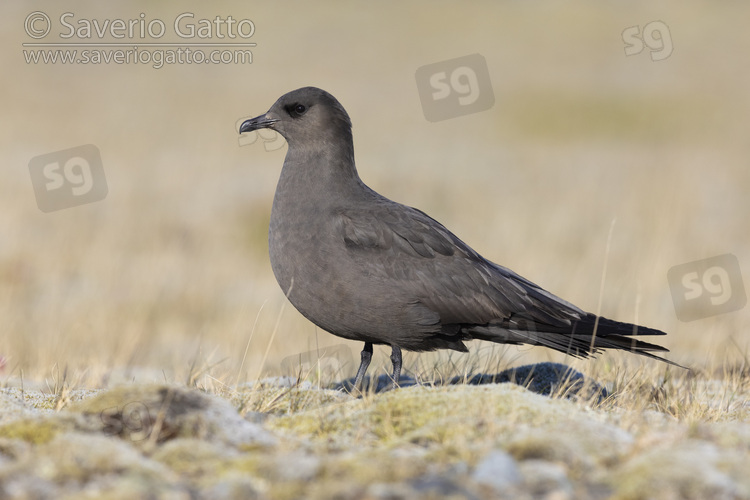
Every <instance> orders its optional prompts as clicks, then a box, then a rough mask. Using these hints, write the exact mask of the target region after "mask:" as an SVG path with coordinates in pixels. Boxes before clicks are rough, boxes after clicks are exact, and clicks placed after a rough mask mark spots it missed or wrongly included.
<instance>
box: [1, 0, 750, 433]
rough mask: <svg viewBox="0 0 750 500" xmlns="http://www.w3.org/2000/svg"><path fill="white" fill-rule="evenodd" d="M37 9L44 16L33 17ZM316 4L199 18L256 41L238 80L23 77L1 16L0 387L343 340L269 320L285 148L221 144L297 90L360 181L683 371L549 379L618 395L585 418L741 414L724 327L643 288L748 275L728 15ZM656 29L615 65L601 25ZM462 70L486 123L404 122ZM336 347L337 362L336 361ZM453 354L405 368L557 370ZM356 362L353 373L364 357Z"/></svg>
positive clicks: (735, 341) (244, 366)
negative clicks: (690, 273)
mask: <svg viewBox="0 0 750 500" xmlns="http://www.w3.org/2000/svg"><path fill="white" fill-rule="evenodd" d="M74 7H75V6H66V7H65V9H70V10H71V11H74V12H76V15H77V16H78V18H81V17H88V18H94V17H97V18H100V19H102V18H106V17H110V18H112V17H124V18H131V17H134V16H136V15H137V13H138V12H142V11H143V12H147V13H148V15H149V17H150V18H156V17H160V16H161V17H163V18H166V19H171V18H174V17H175V16H176V15H177V14H178V13H180V12H183V11H185V10H186V9H187V7H185V6H182V5H180V6H178V5H176V4H171V3H161V4H159V5H158V6H153V5H152V4H147V3H143V4H142V5H136V6H132V7H130V8H125V7H121V6H118V7H117V8H115V7H111V6H107V7H105V6H104V5H100V6H96V7H94V6H84V5H83V4H81V5H80V6H78V7H77V8H74ZM59 9H60V8H59V7H57V6H53V4H49V11H50V14H51V16H52V17H54V16H55V15H58V16H59V13H60V12H58V10H59ZM107 9H114V10H107ZM139 9H140V10H139ZM335 9H336V10H337V12H339V15H337V16H334V17H331V16H330V15H329V14H328V13H326V12H328V11H327V10H326V9H321V10H320V11H319V12H318V11H312V10H311V11H309V12H305V13H304V15H298V16H292V17H291V18H290V17H289V16H288V15H286V14H284V15H282V14H281V13H280V12H279V11H277V10H275V7H273V6H271V5H267V6H261V5H253V6H252V7H249V6H248V5H247V4H246V3H240V2H238V3H235V4H232V5H227V6H222V8H221V9H220V10H221V11H222V12H224V13H232V14H233V15H234V16H235V17H237V18H240V17H250V18H252V19H253V20H254V21H255V23H256V25H257V40H256V41H257V42H258V47H257V48H256V50H255V56H256V60H255V62H254V63H253V64H252V65H251V66H250V67H236V66H205V67H197V66H173V67H167V68H163V69H161V70H155V69H153V68H150V67H146V66H132V67H131V66H115V65H110V66H106V65H101V66H97V67H94V66H62V65H56V66H43V65H36V66H34V65H26V64H24V63H23V58H22V56H21V47H20V43H22V42H23V41H26V37H25V35H24V34H23V32H22V27H23V19H24V17H25V16H26V14H27V13H28V12H27V10H28V9H26V8H24V7H22V6H21V5H20V4H8V5H5V4H4V5H3V6H2V7H0V12H2V14H3V15H2V19H3V21H2V23H3V26H4V28H5V29H4V30H3V31H2V32H0V41H2V47H3V49H2V50H1V51H0V62H2V65H3V68H4V69H5V73H6V74H7V75H13V78H6V79H4V81H3V84H2V88H3V90H2V92H1V93H0V95H2V104H3V109H4V116H5V117H6V119H5V120H3V122H2V124H0V151H2V155H3V160H4V161H3V165H5V167H6V168H5V170H4V178H3V182H2V183H0V208H1V209H0V325H2V327H0V328H1V329H0V355H2V357H3V359H4V365H3V366H2V368H0V369H1V370H2V372H1V374H2V377H3V381H4V383H6V384H13V385H18V384H19V383H20V382H19V381H20V380H21V379H23V380H24V381H25V383H26V384H34V383H37V384H41V385H42V386H45V385H46V386H49V388H50V390H51V391H54V393H56V394H60V400H61V401H63V400H64V397H65V390H66V388H68V389H69V388H75V387H102V386H107V385H110V384H112V383H114V382H115V381H117V380H145V379H146V380H149V381H159V382H161V381H164V380H167V381H178V382H182V383H185V384H187V385H190V386H199V387H205V388H207V389H209V390H212V391H215V392H221V391H223V390H226V388H227V387H232V386H235V385H236V384H237V383H241V382H247V381H253V380H256V379H258V378H259V377H263V376H266V375H268V374H273V373H278V372H279V370H280V368H279V367H280V365H281V362H282V360H283V359H285V358H286V357H288V356H294V355H296V354H297V353H300V352H307V351H312V350H315V349H318V348H320V347H321V346H328V345H333V344H340V343H341V341H340V340H339V339H335V338H333V337H331V336H330V335H329V334H327V333H325V332H322V331H319V330H317V329H316V328H314V327H313V326H312V325H310V323H308V322H307V321H305V320H304V319H303V318H302V317H301V316H300V315H298V314H297V313H296V311H294V310H293V308H291V307H286V308H284V303H285V299H284V296H283V294H282V292H281V291H280V290H278V287H277V286H276V284H275V282H274V279H273V276H272V274H271V270H270V267H269V265H268V259H267V255H266V240H265V238H266V230H267V229H266V228H267V222H268V217H269V211H270V203H271V198H272V195H273V190H274V185H275V181H276V179H277V177H278V173H279V169H280V168H281V163H282V161H283V155H284V150H280V151H274V152H266V151H264V150H263V147H262V146H260V145H259V144H256V145H253V146H247V147H238V143H237V137H236V135H235V133H234V131H233V129H232V128H233V126H234V124H235V122H236V120H238V119H239V118H241V117H243V116H247V115H255V114H258V113H260V112H262V111H264V110H266V109H267V108H268V107H269V106H270V105H271V104H272V102H273V100H274V99H276V98H277V97H278V96H279V95H280V94H281V93H283V92H285V91H287V90H290V89H292V88H296V87H299V86H302V85H306V84H314V85H318V86H321V87H323V88H326V89H327V90H329V91H331V92H332V93H334V94H335V95H336V96H338V97H339V98H340V100H341V101H342V102H343V104H344V105H345V106H346V107H347V109H348V110H349V112H350V115H351V116H352V120H353V122H354V127H355V128H354V130H355V142H356V148H357V154H358V165H359V168H360V173H361V175H362V177H363V178H364V179H365V181H366V182H368V183H369V184H370V185H371V186H372V187H373V188H375V189H377V190H378V191H380V192H383V193H384V194H386V195H388V196H390V197H392V198H394V199H396V200H399V201H402V202H405V203H408V204H410V205H414V206H418V207H420V208H422V209H424V210H425V211H427V212H428V213H430V214H431V215H433V216H434V217H436V218H437V219H438V220H440V221H442V222H443V223H445V224H446V225H447V226H448V227H450V228H451V229H453V230H454V231H455V232H456V233H457V234H458V235H459V236H460V237H462V238H463V239H465V240H466V241H468V242H469V243H470V244H472V245H473V246H474V247H475V248H476V249H477V250H478V251H480V253H482V254H483V255H485V256H486V257H488V258H490V259H492V260H495V261H497V262H499V263H501V264H503V265H507V266H509V267H511V268H513V269H514V270H516V271H518V272H520V273H521V274H523V275H525V276H527V277H528V278H530V279H532V280H534V281H535V282H538V283H540V284H541V285H543V286H544V287H545V288H548V289H549V290H551V291H553V292H554V293H556V294H558V295H560V296H562V297H565V298H566V299H569V300H571V301H572V302H574V303H576V304H578V305H580V306H581V307H583V308H586V309H589V310H597V309H599V308H600V312H601V313H602V314H603V315H606V316H608V317H612V318H616V319H621V320H624V321H638V322H641V323H643V324H646V325H649V326H653V327H656V328H660V329H663V330H665V331H668V332H670V335H669V336H668V337H667V338H666V339H665V340H664V343H665V345H667V346H668V347H669V348H670V349H671V350H672V353H671V354H670V359H674V360H675V361H677V362H679V363H682V364H687V365H689V366H691V367H692V368H693V371H692V372H690V373H686V372H681V371H675V370H673V369H672V368H666V367H665V366H663V365H661V364H658V363H655V362H643V363H641V362H640V361H639V360H634V359H630V358H627V357H626V355H607V356H604V357H603V358H602V359H600V360H596V361H587V362H574V363H573V365H574V366H575V367H576V368H577V369H579V370H581V371H583V372H585V373H587V374H589V375H592V376H594V377H595V378H597V379H599V380H601V381H602V382H604V383H607V384H609V385H610V386H611V388H612V390H613V392H614V393H615V394H616V395H617V397H616V398H613V400H612V402H611V403H607V404H612V405H615V406H622V407H626V408H653V409H657V410H659V411H663V412H666V413H669V414H672V415H674V416H675V417H677V418H680V419H686V420H693V419H697V420H720V419H722V418H733V417H731V416H732V415H735V416H738V418H739V416H741V415H744V416H745V418H746V413H747V409H746V406H747V403H746V402H747V400H748V369H747V366H748V364H747V352H748V350H749V349H750V347H749V346H750V344H749V340H750V336H749V334H748V325H750V312H749V310H748V308H745V309H742V310H740V311H737V312H734V313H730V314H726V315H723V316H714V317H708V318H705V319H702V320H699V321H695V322H692V323H681V322H679V321H678V320H677V318H676V316H675V313H674V308H673V305H672V300H671V296H670V292H669V288H668V286H667V281H666V273H667V271H668V269H669V268H671V267H672V266H674V265H678V264H682V263H685V262H690V261H692V260H697V259H702V258H706V257H711V256H714V255H719V254H723V253H733V254H735V255H736V256H737V257H738V258H739V261H740V265H741V266H742V267H743V269H744V270H745V272H747V269H750V233H748V231H747V217H746V216H747V214H748V213H750V201H749V200H750V198H748V196H747V192H748V186H750V173H748V172H750V171H749V170H748V169H747V157H748V150H747V146H746V144H747V140H746V131H747V129H748V118H747V117H748V116H750V113H748V111H750V97H749V96H748V93H747V88H748V86H749V85H748V84H749V83H750V82H749V81H748V80H750V71H748V69H747V67H746V65H742V64H741V61H740V60H739V59H738V57H739V56H738V54H743V53H745V50H744V49H747V48H748V46H749V45H750V33H748V31H747V30H746V29H745V27H744V25H743V23H744V22H745V21H744V20H745V19H747V14H748V12H747V7H746V6H744V5H740V4H733V5H731V6H730V5H729V4H727V5H721V6H719V5H713V4H708V3H701V2H688V3H687V4H685V3H684V2H681V3H676V2H675V3H673V4H671V6H670V5H663V6H661V7H660V8H658V9H657V8H655V7H653V6H651V4H650V3H647V2H642V3H639V4H633V5H631V4H629V5H628V7H627V8H625V7H616V6H612V5H608V6H604V5H601V6H594V5H591V4H583V3H581V4H576V5H575V6H565V5H563V4H560V5H547V6H535V7H532V6H530V5H526V4H503V5H500V4H498V5H495V4H494V3H486V4H474V5H472V6H462V7H461V9H457V8H456V7H455V6H449V5H438V6H435V5H432V4H431V5H430V7H429V9H427V7H426V6H425V5H422V6H416V5H415V6H411V7H408V8H399V10H398V12H396V11H395V10H391V9H389V8H384V9H382V10H371V11H370V10H368V9H369V8H364V10H362V9H363V7H362V6H356V7H355V6H345V5H339V4H337V5H336V7H335ZM536 9H539V10H536ZM195 10H196V16H197V17H200V16H203V17H214V16H216V15H217V14H219V12H217V11H216V10H215V9H214V8H211V7H207V6H200V8H199V6H197V5H195ZM432 16H434V18H433V17H432ZM445 19H450V20H451V21H450V23H449V24H445V21H444V20H445ZM656 19H661V20H663V21H664V22H666V23H667V24H668V25H669V26H670V29H671V35H672V37H673V39H674V45H675V51H674V54H673V55H672V56H671V57H670V58H669V59H667V60H665V61H661V62H652V61H651V60H650V58H649V56H648V55H647V54H646V53H643V54H640V55H638V56H631V57H625V56H624V54H623V45H624V44H623V42H622V39H621V38H620V36H621V35H620V34H621V32H622V30H623V29H625V28H627V27H628V26H633V25H636V24H640V25H643V24H645V23H648V22H649V21H652V20H656ZM417 20H418V21H417ZM431 20H432V21H431ZM342 40H346V43H341V41H342ZM303 49H304V51H305V54H307V55H305V56H301V55H300V50H303ZM475 52H479V53H481V54H483V55H484V56H485V58H486V59H487V62H488V65H489V67H490V75H491V78H492V81H493V88H494V91H495V97H496V104H495V106H494V107H493V108H492V109H491V110H489V111H487V112H483V113H478V114H475V115H470V116H465V117H461V118H456V119H453V120H446V121H444V122H439V123H429V122H427V121H426V120H425V119H424V117H423V115H422V110H421V108H420V102H419V98H418V95H417V91H416V85H415V82H414V71H415V70H416V68H417V67H419V66H422V65H425V64H429V63H432V62H436V61H440V60H444V59H448V58H452V57H458V56H461V55H465V54H471V53H475ZM88 143H93V144H95V145H97V147H98V148H99V149H100V151H101V154H102V159H103V163H104V168H105V171H106V174H107V179H108V184H109V195H108V196H107V198H106V199H105V200H104V201H101V202H98V203H94V204H91V205H86V206H81V207H77V208H71V209H67V210H61V211H59V212H54V213H50V214H44V213H41V212H40V211H39V210H38V208H37V207H36V204H35V200H34V196H33V192H32V190H31V186H30V183H29V175H28V170H27V165H28V162H29V160H30V159H31V158H33V157H34V156H37V155H40V154H44V153H48V152H52V151H57V150H61V149H65V148H69V147H73V146H77V145H81V144H88ZM613 222H614V226H613V230H612V236H611V239H610V241H609V251H608V252H607V251H606V250H605V249H606V248H607V246H608V243H607V242H608V234H609V231H610V227H612V224H613ZM604 269H606V280H605V281H604V284H603V287H600V284H601V281H602V275H603V270H604ZM347 345H349V346H350V347H351V349H352V359H353V360H354V361H355V362H356V361H357V360H358V352H359V349H360V346H359V345H357V344H355V343H348V344H347ZM472 350H473V353H472V354H471V355H456V354H450V353H435V354H421V355H416V354H407V355H406V360H405V361H406V367H407V369H408V370H410V371H411V372H414V373H430V372H431V373H432V374H434V375H435V376H438V377H448V376H450V375H451V374H460V373H465V372H467V371H493V370H494V368H495V367H503V368H504V367H507V366H508V365H510V364H516V363H517V364H521V363H523V364H526V363H530V362H535V361H543V360H548V359H549V360H554V361H563V362H567V361H570V360H568V359H565V357H563V356H561V355H557V354H551V353H549V352H547V351H545V350H543V349H526V348H518V349H517V348H509V349H501V348H489V347H488V346H486V345H480V344H478V343H474V344H473V345H472ZM377 351H378V352H376V360H375V362H374V363H373V368H372V369H371V370H372V371H373V372H374V371H375V369H378V368H380V369H382V367H383V366H384V365H385V364H386V362H387V358H386V355H385V353H383V352H380V351H381V350H377ZM354 368H355V367H351V366H347V367H343V368H342V372H341V375H342V376H350V375H352V373H353V370H354ZM347 370H348V372H347V373H344V372H346V371H347ZM302 375H303V377H304V375H305V374H304V373H303V374H302ZM304 378H307V377H304ZM313 378H314V374H313ZM715 384H717V385H715ZM743 398H744V399H743ZM264 404H266V403H263V402H261V403H257V405H256V406H254V407H257V408H263V407H264ZM743 405H744V406H745V409H742V407H743ZM743 412H745V413H743Z"/></svg>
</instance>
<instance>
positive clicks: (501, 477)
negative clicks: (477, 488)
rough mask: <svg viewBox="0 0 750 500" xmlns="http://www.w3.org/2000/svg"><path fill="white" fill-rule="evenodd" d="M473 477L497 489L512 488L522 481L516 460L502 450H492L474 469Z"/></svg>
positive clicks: (482, 483) (484, 484) (478, 481)
mask: <svg viewBox="0 0 750 500" xmlns="http://www.w3.org/2000/svg"><path fill="white" fill-rule="evenodd" d="M472 478H473V479H474V481H476V482H477V483H479V484H481V485H483V486H489V487H490V488H492V489H494V490H495V491H501V490H504V489H507V488H510V487H512V486H514V485H516V484H518V483H520V482H521V479H522V478H521V472H520V470H519V469H518V465H516V461H515V460H514V459H513V457H511V456H510V455H509V454H508V453H506V452H504V451H502V450H494V451H491V452H490V453H489V454H487V456H485V457H484V458H483V459H482V460H481V461H480V462H479V463H478V464H477V466H476V468H475V469H474V473H473V474H472Z"/></svg>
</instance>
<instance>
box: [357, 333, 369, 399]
mask: <svg viewBox="0 0 750 500" xmlns="http://www.w3.org/2000/svg"><path fill="white" fill-rule="evenodd" d="M360 357H361V359H362V361H361V362H360V363H359V369H358V370H357V377H356V378H355V379H354V388H355V389H356V390H358V391H361V390H362V380H363V379H364V378H365V372H366V371H367V367H368V366H370V361H372V343H371V342H365V347H364V349H362V353H361V354H360Z"/></svg>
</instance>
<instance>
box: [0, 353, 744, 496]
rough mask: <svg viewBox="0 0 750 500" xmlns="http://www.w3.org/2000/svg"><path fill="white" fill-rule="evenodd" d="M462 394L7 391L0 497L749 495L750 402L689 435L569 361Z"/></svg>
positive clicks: (409, 390)
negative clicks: (611, 390) (573, 367)
mask: <svg viewBox="0 0 750 500" xmlns="http://www.w3.org/2000/svg"><path fill="white" fill-rule="evenodd" d="M500 380H505V381H510V382H513V381H515V382H516V383H515V384H514V383H507V382H506V383H494V382H495V381H500ZM383 382H384V383H383V384H382V385H387V384H385V382H386V381H385V380H383ZM450 382H451V383H448V384H446V385H442V386H441V385H417V384H414V385H411V386H410V385H409V384H410V381H409V380H406V384H405V385H407V386H406V387H403V388H401V389H398V390H395V391H377V392H376V391H374V390H373V391H370V392H368V393H366V394H365V395H364V396H363V397H354V396H352V395H351V394H349V393H347V392H346V391H344V390H334V389H322V388H319V387H316V386H314V385H313V384H310V383H307V382H302V383H298V382H296V381H293V380H290V379H287V378H278V379H269V380H264V381H261V382H258V383H255V384H250V385H245V386H240V387H238V388H233V389H232V390H229V389H226V390H223V391H214V393H209V392H207V391H205V390H199V389H191V388H187V387H178V386H171V385H140V384H131V385H121V386H117V387H114V388H111V389H108V390H103V391H93V390H92V391H83V390H78V391H67V392H64V393H61V392H60V391H58V392H57V394H54V393H48V392H47V391H40V390H28V389H27V390H22V389H21V388H20V387H6V388H4V389H2V390H1V391H0V498H3V499H5V498H8V499H26V498H29V499H36V498H39V499H43V498H44V499H46V498H55V499H65V498H97V499H119V498H122V499H126V498H127V499H134V498H155V499H157V498H158V499H161V498H165V499H203V498H205V499H223V498H226V499H237V498H259V499H266V498H268V499H293V498H305V499H318V498H320V499H331V498H340V499H349V498H351V499H355V498H356V499H360V498H365V499H401V498H404V499H406V498H408V499H413V498H417V499H420V498H425V499H428V498H456V499H459V498H461V499H464V498H465V499H481V498H509V499H511V498H512V499H537V498H539V499H548V500H563V499H588V498H591V499H604V498H617V499H641V498H642V499H646V498H649V499H651V498H654V499H677V498H690V499H741V498H750V474H748V470H750V469H748V467H750V422H748V419H749V418H750V404H748V403H747V399H745V400H744V402H741V403H740V404H732V405H730V406H731V408H730V406H726V408H727V411H726V412H725V413H726V415H725V416H726V418H719V419H716V418H711V419H704V420H703V421H700V419H698V420H693V421H688V420H690V419H678V418H675V417H673V416H670V415H669V414H668V413H665V412H660V411H655V410H649V409H639V410H635V409H633V408H632V407H630V408H626V407H623V405H622V404H621V402H622V396H618V395H616V394H608V393H607V392H606V390H605V389H604V388H603V387H601V386H599V385H598V384H596V383H594V382H591V381H589V380H586V379H585V378H584V377H583V376H582V375H580V374H579V373H577V372H574V371H571V370H567V369H565V367H564V366H562V365H554V364H549V363H544V364H540V365H534V366H531V367H522V368H519V369H516V370H514V371H509V372H504V373H502V374H498V375H496V376H493V377H489V376H480V377H474V378H471V379H469V380H467V381H459V380H452V381H450ZM524 386H525V387H524ZM374 388H375V384H373V389H374ZM722 398H724V399H726V396H722ZM720 399H721V398H720ZM61 407H62V409H59V408H61Z"/></svg>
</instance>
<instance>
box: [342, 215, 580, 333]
mask: <svg viewBox="0 0 750 500" xmlns="http://www.w3.org/2000/svg"><path fill="white" fill-rule="evenodd" d="M334 228H335V229H334V230H335V231H337V232H338V233H339V235H340V237H341V242H342V244H343V245H344V246H345V247H346V248H347V250H348V252H347V254H348V255H349V257H350V258H352V259H353V260H354V261H355V262H356V263H357V265H358V266H359V270H360V272H361V273H362V274H363V275H366V276H369V277H371V278H372V279H380V280H385V281H388V280H393V281H396V280H397V281H399V283H398V286H394V293H404V294H405V298H408V299H409V300H417V301H419V303H421V304H422V305H424V306H426V307H428V308H430V309H431V310H433V311H435V312H437V313H438V314H439V315H440V318H441V322H442V323H443V324H447V323H456V324H485V323H488V322H490V321H493V320H497V319H501V318H510V317H512V316H518V315H524V317H526V318H527V321H536V322H540V323H545V324H550V325H559V326H562V325H569V324H570V322H571V320H576V319H578V318H579V317H580V316H581V315H582V314H584V312H583V311H582V310H580V309H578V308H577V307H575V306H574V305H572V304H570V303H568V302H566V301H564V300H562V299H560V298H558V297H556V296H554V295H552V294H551V293H549V292H546V291H545V290H543V289H541V288H540V287H538V286H537V285H535V284H534V283H532V282H530V281H528V280H526V279H525V278H523V277H521V276H519V275H517V274H516V273H514V272H513V271H511V270H510V269H506V268H504V267H502V266H499V265H497V264H494V263H492V262H489V261H487V260H486V259H484V258H483V257H482V256H480V255H479V254H478V253H477V252H475V251H474V250H473V249H471V248H470V247H469V246H468V245H466V244H465V243H464V242H463V241H461V240H460V239H459V238H458V237H456V236H455V235H454V234H453V233H451V232H450V231H449V230H448V229H446V228H445V227H444V226H443V225H442V224H440V223H439V222H437V221H436V220H434V219H432V218H431V217H429V216H428V215H427V214H425V213H423V212H421V211H419V210H417V209H414V208H411V207H407V206H404V205H400V204H397V203H393V202H389V203H383V204H376V205H373V206H370V207H368V208H367V209H347V210H346V211H340V212H339V213H337V214H336V218H335V225H334ZM373 253H376V254H378V258H377V259H373V258H372V254H373ZM406 296H408V297H406Z"/></svg>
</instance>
